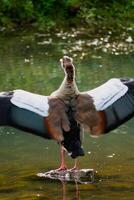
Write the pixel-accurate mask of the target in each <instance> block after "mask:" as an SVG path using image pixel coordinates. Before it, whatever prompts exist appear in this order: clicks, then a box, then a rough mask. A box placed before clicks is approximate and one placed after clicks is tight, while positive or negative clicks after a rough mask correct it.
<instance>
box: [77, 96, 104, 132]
mask: <svg viewBox="0 0 134 200" xmlns="http://www.w3.org/2000/svg"><path fill="white" fill-rule="evenodd" d="M75 106H76V113H75V119H76V121H78V122H79V123H80V124H83V125H84V126H85V127H86V128H88V130H89V131H90V133H91V135H99V134H100V133H102V132H103V128H104V127H103V126H104V120H103V116H102V113H100V112H97V111H96V109H95V106H94V102H93V99H92V97H91V96H89V95H88V94H79V95H78V97H77V99H76V102H75Z"/></svg>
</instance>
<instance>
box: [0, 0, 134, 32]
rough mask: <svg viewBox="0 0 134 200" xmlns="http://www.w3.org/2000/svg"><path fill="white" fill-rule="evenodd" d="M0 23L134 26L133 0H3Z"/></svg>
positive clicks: (57, 25) (0, 0)
mask: <svg viewBox="0 0 134 200" xmlns="http://www.w3.org/2000/svg"><path fill="white" fill-rule="evenodd" d="M0 5H1V6H0V25H1V26H7V27H13V26H20V25H25V24H31V25H36V26H38V27H47V28H52V27H59V26H71V25H73V26H80V25H81V24H83V25H87V26H92V25H97V26H99V25H100V26H102V25H104V26H109V27H110V26H113V27H124V26H130V27H134V12H133V10H134V0H120V1H117V0H0Z"/></svg>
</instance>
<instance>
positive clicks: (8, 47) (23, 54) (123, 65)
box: [0, 34, 134, 200]
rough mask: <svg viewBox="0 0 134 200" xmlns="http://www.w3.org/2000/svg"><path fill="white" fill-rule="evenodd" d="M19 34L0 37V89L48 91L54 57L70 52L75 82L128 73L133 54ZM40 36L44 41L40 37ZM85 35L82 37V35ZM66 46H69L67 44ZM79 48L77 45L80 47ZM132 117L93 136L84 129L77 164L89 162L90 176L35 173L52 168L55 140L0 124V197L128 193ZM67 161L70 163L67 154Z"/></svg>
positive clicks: (93, 82) (84, 85)
mask: <svg viewBox="0 0 134 200" xmlns="http://www.w3.org/2000/svg"><path fill="white" fill-rule="evenodd" d="M50 38H51V36H50V35H38V34H23V35H16V36H9V35H8V36H1V37H0V91H4V90H13V89H17V88H21V89H24V90H28V91H31V92H36V93H39V94H44V95H49V94H50V93H51V92H52V91H54V90H55V89H57V88H58V86H59V85H60V83H61V81H62V78H63V73H62V70H61V69H60V67H59V58H60V57H62V56H63V53H65V52H66V51H67V52H70V53H69V54H68V55H70V56H74V63H75V66H76V68H77V73H76V74H77V84H78V87H79V89H80V90H81V91H84V90H89V89H92V88H94V87H96V86H98V85H100V84H101V83H103V82H104V81H106V80H108V79H109V78H111V77H123V76H127V77H134V56H133V54H132V53H131V54H125V53H124V54H121V55H114V54H110V53H102V52H101V51H100V50H98V51H97V50H93V49H92V48H90V47H85V49H86V54H85V55H84V56H83V54H82V51H80V50H78V49H76V51H75V52H74V51H70V49H71V48H72V47H73V45H74V44H75V41H76V40H78V39H79V38H77V37H76V38H73V37H72V38H71V39H70V42H68V41H67V40H65V38H58V37H56V36H54V37H53V38H52V42H51V40H50ZM42 41H45V42H44V43H42ZM85 41H86V39H85ZM70 46H71V48H70ZM85 49H83V51H84V50H85ZM1 117H2V116H1ZM133 132H134V120H133V119H132V120H130V121H129V122H127V123H126V124H124V125H122V126H121V127H120V128H118V129H116V130H114V131H113V132H111V133H110V134H108V135H106V136H103V137H101V138H99V139H93V138H90V136H89V135H88V134H85V139H84V149H85V157H83V158H80V161H79V166H80V168H93V169H95V170H96V171H97V172H98V173H97V176H96V182H95V183H93V184H88V185H76V184H75V183H60V182H55V181H48V180H43V179H40V178H39V177H37V176H36V174H37V173H39V172H45V171H47V170H50V169H54V168H57V167H58V165H59V146H58V145H57V144H56V142H54V141H48V140H44V139H42V138H38V137H36V136H33V135H29V134H25V133H24V132H21V131H18V130H16V129H13V128H9V127H1V128H0V200H18V199H22V200H23V199H28V200H36V199H37V200H46V199H47V200H53V199H54V200H59V199H62V200H75V199H77V200H81V199H82V200H105V199H106V200H107V199H109V200H116V199H122V200H123V199H127V200H133V199H134V133H133ZM67 163H68V166H69V167H71V166H72V165H73V161H72V160H71V158H68V157H67Z"/></svg>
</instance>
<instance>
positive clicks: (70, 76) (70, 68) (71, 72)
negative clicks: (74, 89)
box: [65, 65, 74, 83]
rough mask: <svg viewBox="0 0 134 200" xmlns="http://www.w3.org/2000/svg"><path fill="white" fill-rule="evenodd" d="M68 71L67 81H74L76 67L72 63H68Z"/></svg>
mask: <svg viewBox="0 0 134 200" xmlns="http://www.w3.org/2000/svg"><path fill="white" fill-rule="evenodd" d="M65 70H66V73H67V81H68V83H71V82H73V78H74V69H73V66H72V65H68V66H66V68H65Z"/></svg>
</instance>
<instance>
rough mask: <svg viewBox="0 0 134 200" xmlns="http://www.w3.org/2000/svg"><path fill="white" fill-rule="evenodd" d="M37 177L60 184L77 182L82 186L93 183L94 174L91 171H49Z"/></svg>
mask: <svg viewBox="0 0 134 200" xmlns="http://www.w3.org/2000/svg"><path fill="white" fill-rule="evenodd" d="M37 176H38V177H41V178H44V179H54V180H60V181H62V182H68V181H69V182H77V183H82V184H88V183H93V182H94V180H95V178H94V176H95V172H94V170H93V169H80V170H63V171H57V170H51V171H48V172H45V173H38V174H37Z"/></svg>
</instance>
